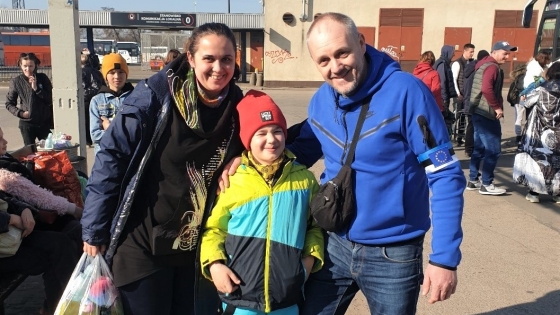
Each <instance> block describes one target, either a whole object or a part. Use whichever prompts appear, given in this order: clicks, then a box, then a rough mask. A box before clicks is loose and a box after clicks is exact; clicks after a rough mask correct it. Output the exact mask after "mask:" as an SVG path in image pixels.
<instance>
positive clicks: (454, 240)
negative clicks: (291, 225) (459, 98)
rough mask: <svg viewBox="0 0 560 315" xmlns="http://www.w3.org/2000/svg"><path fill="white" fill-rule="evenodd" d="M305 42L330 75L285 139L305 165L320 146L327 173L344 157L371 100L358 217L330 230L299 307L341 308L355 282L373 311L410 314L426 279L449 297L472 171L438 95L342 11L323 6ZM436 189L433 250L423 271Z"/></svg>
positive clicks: (359, 171)
mask: <svg viewBox="0 0 560 315" xmlns="http://www.w3.org/2000/svg"><path fill="white" fill-rule="evenodd" d="M307 45H308V48H309V52H310V55H311V58H312V59H313V62H314V63H315V64H316V66H317V69H318V70H319V72H320V73H321V75H322V76H323V78H324V79H325V82H326V84H323V85H322V86H321V87H320V88H319V89H318V91H317V92H316V93H315V95H314V96H313V98H312V100H311V103H310V105H309V109H308V111H309V112H308V114H309V115H308V117H309V118H308V119H307V121H306V122H305V123H304V124H303V126H302V127H301V131H300V134H299V136H297V137H296V139H295V140H294V142H293V143H292V144H291V146H290V147H289V149H290V150H291V151H292V152H293V153H295V155H296V156H297V157H298V161H299V162H301V163H302V164H305V165H307V166H311V165H313V164H314V163H315V162H317V160H319V159H320V158H321V156H324V163H325V170H324V171H323V173H322V175H321V182H322V183H324V182H326V181H327V180H330V179H332V178H333V177H335V176H336V175H337V173H338V172H339V170H340V168H341V166H342V165H343V164H344V160H345V155H346V153H347V151H348V148H349V146H350V143H349V142H350V138H351V137H352V135H353V133H354V129H355V127H356V124H357V120H358V116H359V112H360V106H361V105H362V104H363V103H364V102H368V103H369V110H368V114H367V115H366V119H365V122H364V125H363V127H362V129H361V135H360V140H359V142H358V144H357V148H356V153H355V159H354V161H353V162H352V164H351V167H352V169H353V170H354V171H355V172H354V175H355V176H354V179H355V180H354V184H353V187H352V189H354V191H355V194H356V214H355V218H354V220H353V221H352V222H351V223H350V225H349V226H348V227H347V229H346V231H344V232H342V233H332V232H329V233H328V235H327V236H326V238H325V240H326V245H327V246H326V248H327V251H326V253H325V265H324V268H323V269H322V270H321V271H319V272H317V273H314V274H313V275H311V278H310V280H309V282H308V284H307V286H306V302H305V305H304V306H303V308H302V312H301V314H304V315H311V314H313V315H316V314H321V315H322V314H343V313H345V311H346V309H347V308H348V305H349V304H350V302H351V300H352V298H353V297H354V295H355V294H356V292H357V291H358V290H362V292H363V293H364V295H365V297H366V298H367V300H368V304H369V308H370V311H371V314H394V315H397V314H398V315H403V314H414V313H415V312H416V304H417V301H418V295H419V291H420V285H421V284H422V285H423V290H422V291H423V294H424V295H428V294H429V299H428V302H429V303H435V302H437V301H443V300H446V299H448V298H449V297H450V296H451V294H453V293H454V292H455V288H456V286H457V272H456V270H457V266H458V265H459V262H460V260H461V252H460V250H459V246H460V244H461V241H462V238H463V232H462V229H461V216H462V212H463V202H464V200H463V190H464V189H465V185H466V179H465V177H464V175H463V171H462V170H461V167H460V165H459V163H458V160H457V158H456V157H455V155H454V152H453V148H452V145H451V143H450V140H449V136H448V134H447V129H446V126H445V123H444V121H443V119H442V117H441V113H440V112H439V110H438V107H437V105H436V103H435V100H434V98H433V96H432V95H431V93H430V91H429V90H428V88H427V87H426V86H425V85H424V84H423V83H422V82H421V81H419V80H418V79H416V78H414V77H413V76H412V75H410V74H408V73H405V72H403V71H401V70H400V67H399V65H398V64H397V63H396V62H395V61H393V60H392V59H391V58H390V57H389V56H387V55H386V54H384V53H381V52H379V51H377V50H375V49H374V48H372V47H370V46H368V45H366V44H365V40H364V37H363V35H361V34H359V33H358V30H357V28H356V25H355V24H354V22H353V21H352V19H350V18H349V17H347V16H345V15H342V14H339V13H323V14H321V15H320V16H318V17H317V18H316V19H315V20H314V22H313V24H312V25H311V27H310V29H309V31H308V33H307ZM370 98H371V100H370ZM430 189H431V190H432V197H431V215H432V222H433V231H432V253H431V254H430V256H429V264H428V265H427V268H426V270H425V271H424V272H422V269H423V267H422V249H423V242H424V235H425V234H426V232H427V231H428V230H429V229H430V227H431V225H432V224H431V223H432V222H430V199H429V190H430Z"/></svg>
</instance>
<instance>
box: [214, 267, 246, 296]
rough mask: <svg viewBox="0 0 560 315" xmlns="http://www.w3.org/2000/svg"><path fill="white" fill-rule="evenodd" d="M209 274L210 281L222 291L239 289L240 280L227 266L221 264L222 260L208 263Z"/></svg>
mask: <svg viewBox="0 0 560 315" xmlns="http://www.w3.org/2000/svg"><path fill="white" fill-rule="evenodd" d="M209 270H210V275H211V276H212V281H214V285H215V286H216V289H218V291H220V292H222V293H226V294H227V293H232V292H235V290H237V289H239V284H240V283H241V280H239V278H237V276H236V275H235V273H233V271H232V270H231V269H229V268H228V266H226V265H224V264H222V262H220V261H217V262H213V263H212V264H210V267H209Z"/></svg>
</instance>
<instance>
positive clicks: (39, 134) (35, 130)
mask: <svg viewBox="0 0 560 315" xmlns="http://www.w3.org/2000/svg"><path fill="white" fill-rule="evenodd" d="M19 130H20V131H21V137H22V138H23V144H24V145H29V144H35V139H39V140H43V139H47V137H48V136H49V133H50V132H51V129H50V128H49V127H46V126H37V125H33V124H30V123H28V122H23V121H21V120H20V122H19Z"/></svg>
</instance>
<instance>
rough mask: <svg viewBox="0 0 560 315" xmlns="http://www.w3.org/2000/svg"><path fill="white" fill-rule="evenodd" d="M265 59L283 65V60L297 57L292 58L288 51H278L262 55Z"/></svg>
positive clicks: (270, 51)
mask: <svg viewBox="0 0 560 315" xmlns="http://www.w3.org/2000/svg"><path fill="white" fill-rule="evenodd" d="M264 55H265V56H266V57H269V58H270V59H272V63H273V64H275V63H283V62H284V61H285V60H288V59H295V58H297V57H294V56H292V54H291V53H290V52H289V51H288V50H284V49H279V50H269V51H266V52H265V53H264Z"/></svg>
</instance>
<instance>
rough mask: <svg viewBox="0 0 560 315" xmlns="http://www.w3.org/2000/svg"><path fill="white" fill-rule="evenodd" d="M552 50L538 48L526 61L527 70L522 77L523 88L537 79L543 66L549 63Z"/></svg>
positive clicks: (541, 72)
mask: <svg viewBox="0 0 560 315" xmlns="http://www.w3.org/2000/svg"><path fill="white" fill-rule="evenodd" d="M551 58H552V52H551V51H550V49H540V50H539V51H538V52H537V54H536V55H535V57H533V59H531V60H530V61H529V62H528V63H527V72H525V77H524V78H523V88H526V87H528V86H529V84H531V83H532V82H535V81H536V80H538V78H539V77H540V76H542V74H543V70H544V67H545V66H546V65H548V64H549V63H550V60H551Z"/></svg>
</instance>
